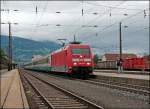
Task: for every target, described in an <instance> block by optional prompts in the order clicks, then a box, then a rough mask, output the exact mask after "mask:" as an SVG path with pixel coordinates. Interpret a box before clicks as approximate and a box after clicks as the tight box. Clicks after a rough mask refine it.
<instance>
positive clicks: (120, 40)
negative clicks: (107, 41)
mask: <svg viewBox="0 0 150 109" xmlns="http://www.w3.org/2000/svg"><path fill="white" fill-rule="evenodd" d="M121 24H122V23H121V22H120V23H119V52H120V54H119V66H118V67H119V73H121V72H122V30H121Z"/></svg>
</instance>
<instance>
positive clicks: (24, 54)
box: [1, 35, 60, 61]
mask: <svg viewBox="0 0 150 109" xmlns="http://www.w3.org/2000/svg"><path fill="white" fill-rule="evenodd" d="M12 43H13V60H15V61H19V60H20V61H31V59H32V56H33V55H46V54H48V53H50V52H52V51H54V50H56V49H58V48H60V45H59V44H57V43H55V42H53V41H34V40H30V39H25V38H20V37H16V36H12ZM1 47H2V48H3V49H4V50H5V52H6V53H7V52H8V36H4V35H2V36H1Z"/></svg>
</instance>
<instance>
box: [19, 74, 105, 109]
mask: <svg viewBox="0 0 150 109" xmlns="http://www.w3.org/2000/svg"><path fill="white" fill-rule="evenodd" d="M21 75H22V76H23V78H24V80H25V81H26V83H28V85H30V88H32V90H33V91H34V92H35V93H36V96H37V104H38V105H39V108H42V109H43V108H52V109H67V108H70V109H82V108H84V109H89V108H90V109H92V108H93V109H103V107H101V106H98V105H96V104H94V103H92V102H90V101H88V100H86V99H84V98H82V97H79V96H78V95H75V94H73V93H71V92H69V91H67V90H65V89H63V88H61V87H59V86H56V85H55V84H53V83H49V82H48V81H46V80H44V78H42V79H41V78H39V77H37V76H35V75H32V74H30V73H24V72H22V74H21Z"/></svg>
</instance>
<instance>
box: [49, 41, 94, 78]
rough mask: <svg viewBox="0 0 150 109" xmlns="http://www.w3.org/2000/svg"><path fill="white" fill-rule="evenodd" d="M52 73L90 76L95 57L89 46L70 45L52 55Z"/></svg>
mask: <svg viewBox="0 0 150 109" xmlns="http://www.w3.org/2000/svg"><path fill="white" fill-rule="evenodd" d="M50 64H51V71H55V72H65V73H66V74H69V75H70V74H77V75H78V74H79V75H89V74H92V72H93V65H94V62H93V55H92V52H91V48H90V46H89V45H83V44H69V45H67V46H65V47H63V48H61V49H59V50H57V51H55V52H53V53H52V54H51V63H50Z"/></svg>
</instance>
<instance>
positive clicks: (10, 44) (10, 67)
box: [8, 22, 12, 71]
mask: <svg viewBox="0 0 150 109" xmlns="http://www.w3.org/2000/svg"><path fill="white" fill-rule="evenodd" d="M8 25H9V44H8V48H9V50H8V59H9V62H8V71H10V70H12V36H11V23H10V22H8Z"/></svg>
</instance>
